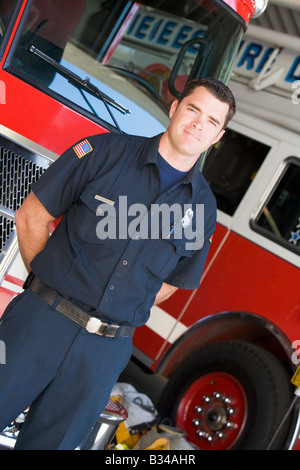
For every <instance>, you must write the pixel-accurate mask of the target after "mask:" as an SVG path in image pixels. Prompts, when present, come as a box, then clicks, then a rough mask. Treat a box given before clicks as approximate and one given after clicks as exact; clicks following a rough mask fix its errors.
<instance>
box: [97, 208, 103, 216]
mask: <svg viewBox="0 0 300 470" xmlns="http://www.w3.org/2000/svg"><path fill="white" fill-rule="evenodd" d="M102 212H103V210H102V208H101V207H97V211H96V213H97V215H100V214H102Z"/></svg>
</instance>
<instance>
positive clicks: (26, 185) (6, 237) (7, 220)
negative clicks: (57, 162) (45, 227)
mask: <svg viewBox="0 0 300 470" xmlns="http://www.w3.org/2000/svg"><path fill="white" fill-rule="evenodd" d="M49 164H50V163H49V160H48V159H47V158H45V157H43V156H41V155H39V154H36V153H34V152H32V151H29V150H28V149H26V148H24V147H21V146H20V145H18V144H16V143H14V142H12V141H10V140H8V139H7V138H6V137H3V136H1V135H0V197H1V199H0V259H1V257H2V255H4V252H5V251H6V250H7V248H8V246H7V245H8V244H9V242H10V240H11V239H12V237H13V236H14V234H15V228H14V213H15V211H16V210H17V209H18V208H19V207H20V205H21V204H22V202H23V200H24V198H25V197H26V196H27V195H28V194H29V191H30V188H31V185H32V183H34V182H35V181H36V180H37V179H38V178H39V177H40V175H41V174H42V173H43V172H44V171H45V169H46V168H48V166H49Z"/></svg>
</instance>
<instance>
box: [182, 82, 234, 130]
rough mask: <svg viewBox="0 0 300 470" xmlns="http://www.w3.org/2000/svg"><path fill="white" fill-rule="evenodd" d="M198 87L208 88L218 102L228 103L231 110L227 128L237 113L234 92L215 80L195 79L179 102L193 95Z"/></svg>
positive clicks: (186, 88) (185, 89)
mask: <svg viewBox="0 0 300 470" xmlns="http://www.w3.org/2000/svg"><path fill="white" fill-rule="evenodd" d="M198 87H204V88H206V89H207V90H208V91H209V92H210V93H211V94H212V95H213V96H215V97H216V98H217V99H218V100H220V101H222V102H223V103H228V105H229V110H228V113H227V116H226V119H225V124H224V128H225V127H226V126H227V124H228V123H229V121H230V120H231V119H232V118H233V116H234V115H235V112H236V102H235V98H234V96H233V94H232V91H231V90H230V89H229V88H228V86H226V85H225V84H224V83H223V82H221V81H220V80H217V79H215V78H211V77H209V78H195V79H194V80H191V81H190V82H188V83H187V84H186V86H185V88H184V90H183V92H182V94H181V96H180V98H179V99H178V102H179V103H180V102H181V101H182V100H183V99H184V98H186V97H187V96H189V95H191V94H192V93H193V92H194V91H195V89H196V88H198Z"/></svg>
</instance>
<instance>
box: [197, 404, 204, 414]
mask: <svg viewBox="0 0 300 470" xmlns="http://www.w3.org/2000/svg"><path fill="white" fill-rule="evenodd" d="M195 411H196V413H198V414H199V415H201V413H202V412H203V408H202V406H195Z"/></svg>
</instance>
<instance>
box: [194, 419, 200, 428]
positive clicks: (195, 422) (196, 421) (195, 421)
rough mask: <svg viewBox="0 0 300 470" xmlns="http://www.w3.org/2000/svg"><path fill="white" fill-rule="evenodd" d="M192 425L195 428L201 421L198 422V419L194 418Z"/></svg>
mask: <svg viewBox="0 0 300 470" xmlns="http://www.w3.org/2000/svg"><path fill="white" fill-rule="evenodd" d="M192 423H193V424H194V425H195V426H200V424H201V421H200V419H197V418H196V419H193V421H192Z"/></svg>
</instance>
